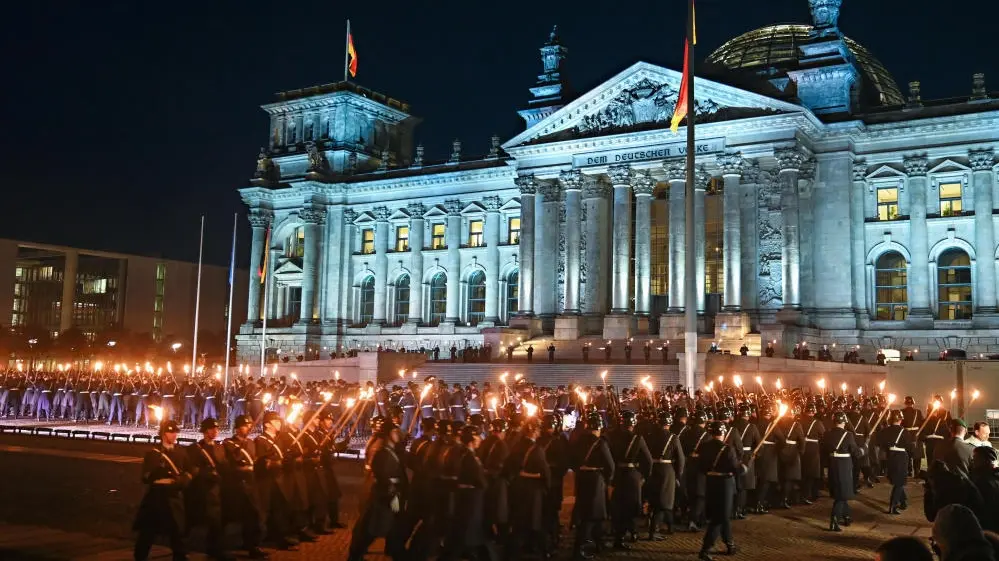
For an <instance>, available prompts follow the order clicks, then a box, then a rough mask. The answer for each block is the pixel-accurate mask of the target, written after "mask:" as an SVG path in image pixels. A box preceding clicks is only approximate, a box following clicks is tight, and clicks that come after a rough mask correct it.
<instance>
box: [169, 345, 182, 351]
mask: <svg viewBox="0 0 999 561" xmlns="http://www.w3.org/2000/svg"><path fill="white" fill-rule="evenodd" d="M181 347H183V345H181V344H180V343H174V344H172V345H170V348H171V349H173V352H177V349H180V348H181Z"/></svg>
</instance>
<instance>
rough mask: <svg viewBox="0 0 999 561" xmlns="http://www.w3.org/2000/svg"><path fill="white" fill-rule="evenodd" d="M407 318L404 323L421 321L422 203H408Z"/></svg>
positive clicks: (424, 209)
mask: <svg viewBox="0 0 999 561" xmlns="http://www.w3.org/2000/svg"><path fill="white" fill-rule="evenodd" d="M406 211H407V212H409V252H410V257H409V272H410V275H409V319H407V320H406V323H411V324H418V323H421V322H422V321H423V234H424V230H423V214H424V213H426V212H427V209H426V208H425V207H424V206H423V203H409V205H408V206H407V207H406Z"/></svg>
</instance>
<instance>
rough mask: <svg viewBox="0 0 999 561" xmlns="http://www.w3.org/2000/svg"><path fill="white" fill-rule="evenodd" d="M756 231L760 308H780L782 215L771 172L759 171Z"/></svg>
mask: <svg viewBox="0 0 999 561" xmlns="http://www.w3.org/2000/svg"><path fill="white" fill-rule="evenodd" d="M758 182H759V189H758V190H757V197H758V199H757V202H758V206H759V212H758V213H757V222H758V223H757V231H758V232H759V244H758V250H757V251H758V259H757V268H758V269H757V285H758V287H759V288H758V295H759V302H760V307H761V308H770V309H774V308H780V307H781V306H782V305H783V303H784V296H783V288H782V285H781V283H782V280H783V272H782V269H781V250H782V249H783V247H784V232H783V228H784V216H783V214H782V213H781V207H780V181H779V179H777V178H775V177H774V175H773V174H772V173H769V172H767V171H763V170H760V171H759V172H758Z"/></svg>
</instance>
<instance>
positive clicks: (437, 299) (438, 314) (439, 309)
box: [430, 273, 447, 326]
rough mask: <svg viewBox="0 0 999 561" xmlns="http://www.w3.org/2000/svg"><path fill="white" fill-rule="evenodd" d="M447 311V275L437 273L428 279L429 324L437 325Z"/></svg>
mask: <svg viewBox="0 0 999 561" xmlns="http://www.w3.org/2000/svg"><path fill="white" fill-rule="evenodd" d="M446 313H447V275H445V274H444V273H437V274H436V275H434V278H433V279H431V280H430V325H432V326H434V325H439V324H440V323H441V322H442V321H444V316H445V315H446Z"/></svg>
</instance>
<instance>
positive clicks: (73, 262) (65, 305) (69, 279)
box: [4, 249, 80, 413]
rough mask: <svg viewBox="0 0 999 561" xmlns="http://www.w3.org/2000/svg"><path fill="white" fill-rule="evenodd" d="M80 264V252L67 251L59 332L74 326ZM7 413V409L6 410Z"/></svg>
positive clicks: (63, 270) (63, 272) (63, 273)
mask: <svg viewBox="0 0 999 561" xmlns="http://www.w3.org/2000/svg"><path fill="white" fill-rule="evenodd" d="M79 266H80V252H78V251H76V250H72V249H71V250H69V251H67V252H66V256H65V261H64V266H63V269H62V303H61V305H60V310H59V333H62V332H63V331H66V330H67V329H69V328H71V327H73V310H74V309H75V307H74V306H73V302H75V301H76V272H77V270H78V269H79ZM4 413H6V411H4Z"/></svg>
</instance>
